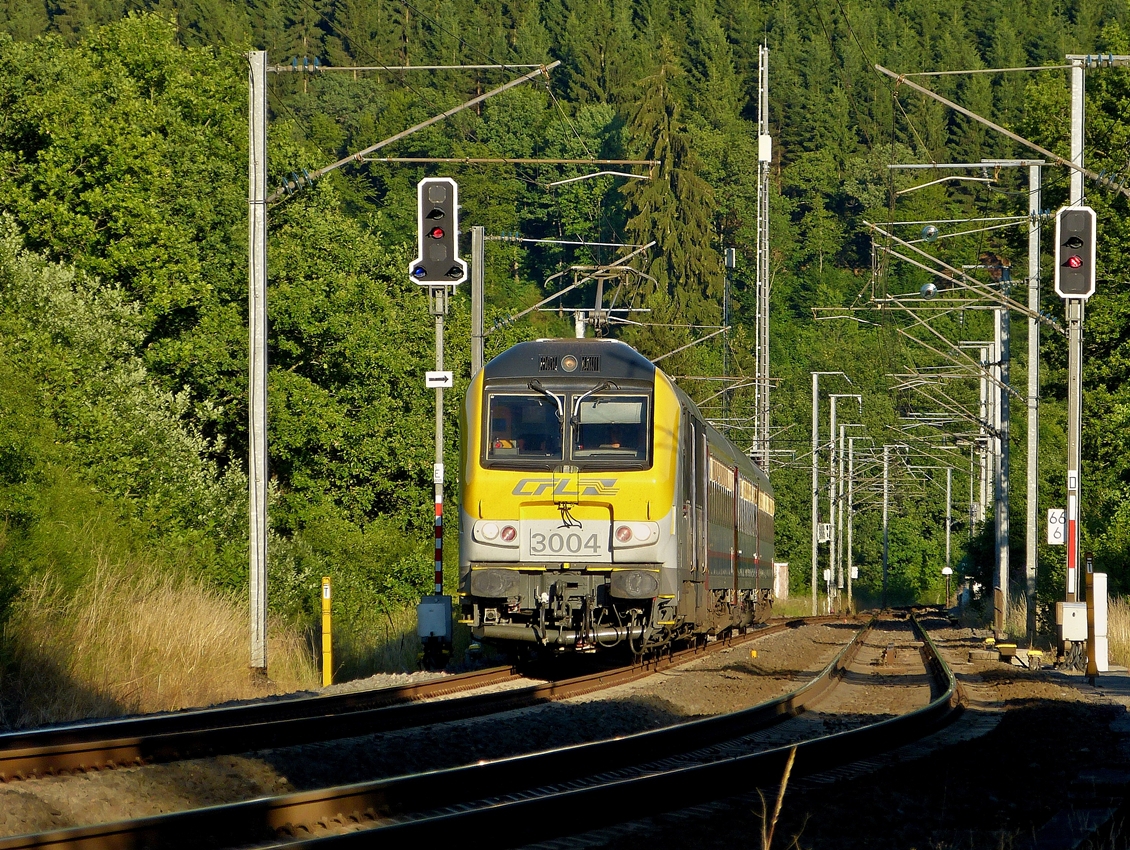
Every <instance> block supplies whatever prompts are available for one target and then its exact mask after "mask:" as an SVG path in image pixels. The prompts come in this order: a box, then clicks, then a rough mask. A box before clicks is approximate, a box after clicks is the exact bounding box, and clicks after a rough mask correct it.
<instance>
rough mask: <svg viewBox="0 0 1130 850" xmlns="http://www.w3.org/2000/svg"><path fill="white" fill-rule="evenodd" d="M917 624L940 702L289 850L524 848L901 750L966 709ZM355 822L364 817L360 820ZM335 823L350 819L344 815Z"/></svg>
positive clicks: (946, 669)
mask: <svg viewBox="0 0 1130 850" xmlns="http://www.w3.org/2000/svg"><path fill="white" fill-rule="evenodd" d="M910 621H911V623H912V625H913V627H914V629H915V631H916V632H917V633H918V635H919V637H920V638H921V639H922V641H923V652H924V654H925V656H926V666H927V669H928V670H929V672H930V673H931V674H932V675H933V678H934V680H935V683H936V686H937V687H938V689H939V691H940V695H939V696H938V697H936V698H935V699H934V700H932V701H931V702H930V703H929V704H928V705H927V706H925V707H923V708H920V709H918V710H916V711H913V712H910V713H908V714H904V715H901V716H898V717H894V718H888V719H886V720H882V721H880V722H878V723H873V724H869V725H867V726H863V727H859V728H856V729H852V730H848V731H844V732H839V733H836V734H833V735H828V736H823V737H820V738H814V739H810V740H807V741H803V742H800V743H797V744H789V745H786V746H781V747H776V748H774V749H770V750H766V751H762V752H756V753H750V754H745V755H739V756H732V757H728V758H722V759H718V760H715V761H703V762H701V763H697V764H690V765H681V766H677V767H674V768H671V769H654V770H642V771H640V772H638V773H636V774H634V775H629V776H623V775H621V776H617V775H615V774H612V775H609V776H606V777H603V778H602V781H596V782H587V783H584V784H582V783H580V782H572V783H569V782H564V783H558V784H556V785H554V786H552V787H548V788H541V789H536V790H534V791H529V792H526V793H522V794H517V793H511V794H507V795H499V796H495V797H493V798H490V799H482V800H480V802H479V803H478V804H477V805H474V806H471V805H464V806H459V807H451V808H449V809H448V810H446V811H440V812H437V813H435V814H433V815H430V816H426V817H423V818H420V819H416V820H403V821H400V822H398V823H390V824H386V825H377V826H374V827H372V828H370V829H365V830H362V831H355V832H349V833H344V834H337V835H330V836H326V837H321V838H310V839H307V840H303V841H297V842H289V843H288V844H287V845H286V846H288V847H292V848H314V847H315V846H316V847H317V848H318V850H330V849H331V848H332V850H337V848H345V847H348V848H351V847H360V846H366V847H368V846H372V844H373V843H374V841H378V842H379V843H380V846H381V848H382V850H384V848H396V847H409V846H411V847H419V846H422V842H428V841H432V840H438V839H440V838H441V837H443V836H450V835H452V834H460V835H490V836H491V845H492V847H494V846H497V847H512V846H519V845H522V844H526V843H529V842H530V841H531V840H535V841H543V840H546V839H549V838H557V837H561V836H563V835H569V834H575V833H577V832H582V831H587V830H591V829H597V828H600V827H604V826H608V825H610V824H615V823H621V822H624V821H626V820H637V819H639V818H641V817H644V816H647V815H651V814H656V813H659V812H663V811H670V810H672V809H680V808H686V807H688V806H692V805H696V804H699V803H703V802H708V801H711V800H715V799H717V798H718V797H719V796H732V795H733V794H735V793H738V792H741V791H746V790H750V789H753V788H757V787H770V786H773V785H776V784H778V783H779V782H780V780H781V776H782V772H783V770H784V766H785V763H786V762H787V760H788V758H789V755H790V752H791V751H793V750H794V749H795V751H796V753H795V758H794V762H793V767H792V774H791V775H792V776H793V777H800V776H808V775H812V774H817V773H821V772H825V771H828V770H831V769H833V768H836V767H840V766H842V765H844V764H848V763H851V762H853V761H857V760H859V759H862V758H866V757H869V756H873V755H875V754H877V753H880V752H885V751H888V750H891V749H894V748H896V747H899V746H902V745H903V744H907V743H910V742H912V741H915V740H918V739H920V738H923V737H925V736H926V735H928V734H931V733H933V732H935V731H937V730H938V729H940V728H941V727H942V726H944V725H945V724H947V723H948V722H950V721H951V720H952V719H954V718H955V717H956V716H957V714H958V713H959V711H960V710H961V695H960V690H959V688H958V685H957V681H956V679H955V677H954V675H953V673H952V671H950V669H949V667H948V666H947V665H946V664H945V662H944V661H943V660H942V658H941V656H940V654H939V653H938V652H937V648H936V647H935V646H934V643H933V641H932V640H931V639H930V637H929V635H928V634H927V633H926V632H925V630H923V629H922V628H921V627H920V626H919V624H918V623H917V621H916V620H914V618H913V616H911V617H910ZM555 779H556V774H555ZM561 812H568V813H569V818H568V819H567V820H564V819H562V818H561V817H560V813H561ZM351 819H353V820H356V815H354V817H353V818H351ZM333 820H336V821H338V822H339V823H344V822H346V820H345V819H343V818H342V816H341V814H338V815H337V816H336V818H334V819H333ZM452 830H459V832H458V833H453V832H452ZM273 846H282V845H281V844H277V845H273Z"/></svg>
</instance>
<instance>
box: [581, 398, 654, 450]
mask: <svg viewBox="0 0 1130 850" xmlns="http://www.w3.org/2000/svg"><path fill="white" fill-rule="evenodd" d="M577 416H578V419H579V420H580V421H579V423H578V424H575V425H574V426H573V457H574V458H576V459H577V460H581V459H588V460H610V461H611V460H626V461H641V460H647V433H648V429H647V397H646V396H624V395H616V396H603V397H601V396H589V397H588V398H586V399H585V400H584V401H582V402H581V404H580V407H579V408H578V409H577Z"/></svg>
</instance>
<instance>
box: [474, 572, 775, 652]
mask: <svg viewBox="0 0 1130 850" xmlns="http://www.w3.org/2000/svg"><path fill="white" fill-rule="evenodd" d="M663 573H664V571H662V570H661V569H660V565H659V564H633V565H631V567H625V568H614V569H606V570H600V571H594V572H589V571H582V570H574V569H569V570H564V569H560V568H559V567H557V565H554V567H553V568H537V569H535V570H530V569H528V568H527V569H524V570H515V569H512V568H511V569H505V568H495V567H491V566H487V565H475V566H473V567H472V572H471V582H470V585H471V593H470V595H469V597H465V602H464V606H463V614H464V620H463V622H465V623H467V624H469V625H470V626H471V627H472V634H473V635H474V636H475V638H476V639H479V640H486V641H491V640H497V641H505V642H510V641H518V642H525V643H533V644H536V645H540V646H543V647H546V648H550V649H562V650H564V649H573V650H576V651H582V652H595V651H596V650H597V648H601V649H607V648H611V647H613V646H621V645H622V646H624V647H625V648H627V649H629V650H630V651H632V652H633V653H634V654H637V655H640V654H643V653H645V652H650V651H653V650H656V649H658V648H661V647H664V646H666V645H668V644H670V643H673V642H676V641H680V640H687V639H702V638H706V639H709V638H711V637H716V636H719V635H722V634H725V633H726V632H728V631H730V630H733V629H742V628H746V627H748V626H750V625H753V624H754V623H756V622H760V621H763V620H765V619H766V618H767V617H768V615H769V611H770V606H771V601H770V598H769V593H768V591H766V590H739V591H737V592H736V593H735V591H734V590H733V589H727V590H710V589H707V588H705V587H704V586H703V584H702V583H700V582H692V581H684V582H682V587H681V591H682V592H681V593H680V594H679V597H680V598H678V599H676V594H675V593H657V591H659V590H673V589H674V588H664V587H663V586H662V585H663V584H666V583H667V582H665V581H663V578H664V576H663Z"/></svg>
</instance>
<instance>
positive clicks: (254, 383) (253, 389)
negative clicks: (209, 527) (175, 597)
mask: <svg viewBox="0 0 1130 850" xmlns="http://www.w3.org/2000/svg"><path fill="white" fill-rule="evenodd" d="M247 59H248V63H249V64H250V74H249V79H248V82H249V90H248V117H247V124H248V134H249V139H248V142H249V144H248V163H247V178H248V193H247V218H248V305H247V315H248V371H249V373H250V374H249V376H248V442H249V446H248V464H247V466H248V470H247V471H248V476H247V479H248V482H247V483H248V501H249V507H248V519H249V526H248V531H249V547H248V548H249V575H250V601H251V669H252V671H254V672H256V673H258V674H261V675H264V676H265V675H266V674H267V54H266V52H265V51H262V50H257V51H253V52H251V53H248V54H247Z"/></svg>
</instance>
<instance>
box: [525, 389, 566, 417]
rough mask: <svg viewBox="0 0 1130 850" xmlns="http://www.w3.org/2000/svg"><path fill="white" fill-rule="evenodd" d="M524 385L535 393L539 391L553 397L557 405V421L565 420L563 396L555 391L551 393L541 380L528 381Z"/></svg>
mask: <svg viewBox="0 0 1130 850" xmlns="http://www.w3.org/2000/svg"><path fill="white" fill-rule="evenodd" d="M526 386H527V387H529V388H530V389H531V390H533V391H534V392H535V393H541V394H542V395H543V396H546V397H547V398H551V399H553V402H554V404H556V405H557V421H558V422H563V421H565V396H559V395H557V394H555V393H551V392H550V391H549V390H547V389H546V388H545V387H543V386H542V385H541V381H530V382H529V383H528V384H526Z"/></svg>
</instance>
